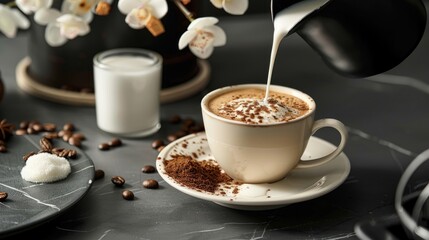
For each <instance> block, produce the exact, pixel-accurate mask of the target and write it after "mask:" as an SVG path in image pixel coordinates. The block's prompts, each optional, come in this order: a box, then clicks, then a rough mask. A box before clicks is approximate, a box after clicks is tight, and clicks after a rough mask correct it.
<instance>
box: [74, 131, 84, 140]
mask: <svg viewBox="0 0 429 240" xmlns="http://www.w3.org/2000/svg"><path fill="white" fill-rule="evenodd" d="M72 137H74V138H77V139H79V140H81V141H83V140H85V139H86V137H85V135H83V133H73V135H72Z"/></svg>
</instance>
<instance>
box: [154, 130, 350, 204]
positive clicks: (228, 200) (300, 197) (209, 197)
mask: <svg viewBox="0 0 429 240" xmlns="http://www.w3.org/2000/svg"><path fill="white" fill-rule="evenodd" d="M196 137H200V138H206V134H205V132H199V133H193V134H189V135H187V136H184V137H182V138H179V139H177V140H175V141H174V142H172V143H170V144H169V145H167V146H166V147H165V148H164V149H163V150H162V151H161V152H160V153H159V155H158V157H157V163H156V168H157V170H158V173H159V175H160V176H161V177H162V178H163V179H164V180H165V182H167V183H168V184H169V185H170V186H172V187H173V188H175V189H177V190H179V191H180V192H183V193H185V194H187V195H190V196H192V197H195V198H199V199H202V200H206V201H211V202H214V203H216V204H218V205H221V206H225V207H230V208H238V209H246V210H249V209H248V208H249V207H250V208H251V207H252V206H255V207H263V206H267V207H268V206H271V207H272V208H280V207H282V206H286V205H289V204H292V203H297V202H303V201H307V200H311V199H314V198H318V197H321V196H323V195H325V194H327V193H329V192H331V191H333V190H334V189H336V188H337V187H339V186H340V185H341V184H342V183H343V182H344V181H345V180H346V179H347V177H348V175H349V173H350V170H351V165H350V160H349V158H348V157H347V155H346V154H345V153H344V152H341V153H340V154H339V155H338V156H337V157H336V158H335V159H333V160H334V161H335V160H337V161H341V162H342V163H343V164H344V168H343V170H342V174H341V175H339V176H338V177H337V178H336V179H335V181H333V182H332V183H331V184H330V185H328V186H325V187H324V188H323V190H322V191H321V190H317V191H314V189H313V190H309V191H305V192H300V193H297V194H293V195H291V196H288V197H283V198H280V199H275V198H263V201H261V200H262V199H260V198H259V199H257V200H255V198H258V197H250V196H249V197H244V196H240V197H239V199H235V198H233V197H228V196H223V195H215V194H212V193H208V192H205V191H200V190H195V189H192V188H189V187H187V186H184V185H182V184H180V183H179V182H177V181H175V180H174V179H173V178H172V177H170V176H169V175H168V174H166V173H165V171H164V168H163V167H164V164H163V160H164V159H165V158H166V157H168V156H169V153H170V151H171V150H172V149H174V148H175V147H177V146H180V145H181V143H182V142H183V141H185V140H186V141H189V139H193V138H196ZM310 141H317V142H318V144H324V145H325V146H326V147H330V148H335V146H334V145H333V144H331V143H330V142H328V141H326V140H324V139H321V138H318V137H315V136H311V137H310V140H309V142H310ZM206 154H207V153H206ZM207 155H208V154H207ZM210 157H212V158H213V159H214V157H213V156H212V155H210ZM339 158H340V160H338V159H339ZM215 161H216V160H215ZM322 166H323V165H322ZM319 167H320V166H319ZM315 168H317V167H315ZM293 171H304V172H305V171H314V168H309V169H294V170H292V172H293ZM321 177H323V176H321ZM280 181H286V178H285V179H282V180H280ZM240 206H242V207H243V208H240Z"/></svg>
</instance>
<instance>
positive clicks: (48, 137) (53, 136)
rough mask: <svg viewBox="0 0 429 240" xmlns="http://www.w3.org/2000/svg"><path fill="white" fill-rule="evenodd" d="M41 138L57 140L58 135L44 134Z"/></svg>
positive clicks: (52, 133)
mask: <svg viewBox="0 0 429 240" xmlns="http://www.w3.org/2000/svg"><path fill="white" fill-rule="evenodd" d="M43 137H45V138H47V139H50V140H52V139H55V138H58V133H56V132H49V133H45V134H44V135H43Z"/></svg>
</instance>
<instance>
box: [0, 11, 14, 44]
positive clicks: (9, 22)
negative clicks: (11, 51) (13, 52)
mask: <svg viewBox="0 0 429 240" xmlns="http://www.w3.org/2000/svg"><path fill="white" fill-rule="evenodd" d="M0 32H2V33H3V34H4V35H5V36H6V37H8V38H13V37H15V36H16V23H15V21H14V20H13V17H12V14H11V12H10V8H9V7H5V6H4V5H2V4H0Z"/></svg>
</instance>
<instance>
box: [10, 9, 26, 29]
mask: <svg viewBox="0 0 429 240" xmlns="http://www.w3.org/2000/svg"><path fill="white" fill-rule="evenodd" d="M12 16H13V19H14V21H15V23H16V25H17V26H18V27H19V28H21V29H27V28H29V27H30V21H28V19H27V18H26V17H25V16H24V15H23V14H22V13H21V12H20V11H18V10H17V9H12Z"/></svg>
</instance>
